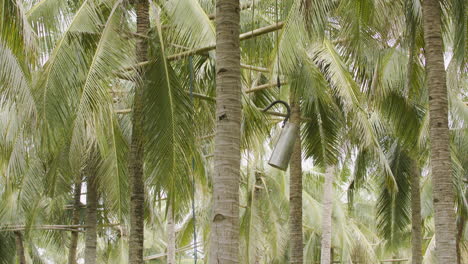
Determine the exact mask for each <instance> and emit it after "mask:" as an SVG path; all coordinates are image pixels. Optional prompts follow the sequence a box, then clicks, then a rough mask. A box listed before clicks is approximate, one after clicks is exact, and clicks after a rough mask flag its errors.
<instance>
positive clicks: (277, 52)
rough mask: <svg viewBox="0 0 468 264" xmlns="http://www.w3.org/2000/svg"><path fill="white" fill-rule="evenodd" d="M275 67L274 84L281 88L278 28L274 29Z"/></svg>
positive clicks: (276, 6) (276, 5) (276, 8)
mask: <svg viewBox="0 0 468 264" xmlns="http://www.w3.org/2000/svg"><path fill="white" fill-rule="evenodd" d="M278 10H279V9H278V0H276V2H275V16H276V26H278ZM276 63H277V65H276V68H277V70H276V71H277V74H276V84H277V86H278V89H280V88H281V81H280V56H279V30H278V31H276Z"/></svg>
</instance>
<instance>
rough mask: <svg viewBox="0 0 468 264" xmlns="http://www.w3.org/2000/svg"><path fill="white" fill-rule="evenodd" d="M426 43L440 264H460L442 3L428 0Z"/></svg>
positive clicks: (424, 4)
mask: <svg viewBox="0 0 468 264" xmlns="http://www.w3.org/2000/svg"><path fill="white" fill-rule="evenodd" d="M422 7H423V19H424V42H425V57H426V74H427V86H428V89H429V117H430V122H429V123H430V124H429V131H430V142H431V169H432V184H433V186H434V189H433V192H434V198H433V199H434V200H433V202H434V222H435V236H436V256H437V259H438V263H440V264H442V263H457V250H456V242H455V241H456V232H455V228H456V223H455V210H454V206H455V203H454V198H455V193H454V188H453V185H452V168H451V159H450V148H449V143H450V139H449V128H448V99H447V84H446V72H445V68H444V56H443V45H442V34H441V24H442V23H441V8H440V2H439V1H438V0H424V1H423V4H422Z"/></svg>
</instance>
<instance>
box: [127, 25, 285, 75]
mask: <svg viewBox="0 0 468 264" xmlns="http://www.w3.org/2000/svg"><path fill="white" fill-rule="evenodd" d="M283 26H284V22H278V23H277V24H276V23H275V24H273V25H268V26H265V27H261V28H257V29H255V30H252V31H249V32H245V33H242V34H240V35H239V40H240V41H243V40H248V39H251V38H255V37H258V36H261V35H264V34H267V33H270V32H274V31H276V30H280V29H282V28H283ZM215 48H216V44H212V45H208V46H205V47H201V48H195V49H191V50H188V51H184V52H181V53H177V54H173V55H169V56H168V57H167V58H166V59H167V60H168V61H174V60H180V59H183V58H186V57H188V56H191V55H195V54H200V53H205V52H208V51H211V50H214V49H215ZM148 63H149V62H148V61H144V62H140V63H138V64H136V65H135V66H132V67H127V68H124V69H123V71H131V70H133V69H135V68H138V67H142V66H145V65H147V64H148ZM252 69H253V68H252ZM260 69H262V70H266V69H265V68H260Z"/></svg>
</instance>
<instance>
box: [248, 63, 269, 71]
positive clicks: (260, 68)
mask: <svg viewBox="0 0 468 264" xmlns="http://www.w3.org/2000/svg"><path fill="white" fill-rule="evenodd" d="M241 68H244V69H247V70H252V71H258V72H267V73H268V72H270V70H268V69H267V68H263V67H258V66H253V65H248V64H243V63H241Z"/></svg>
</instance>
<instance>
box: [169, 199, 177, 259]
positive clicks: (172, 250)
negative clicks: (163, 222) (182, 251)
mask: <svg viewBox="0 0 468 264" xmlns="http://www.w3.org/2000/svg"><path fill="white" fill-rule="evenodd" d="M175 263H176V234H175V224H174V217H173V215H172V208H171V207H169V209H168V211H167V264H175Z"/></svg>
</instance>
